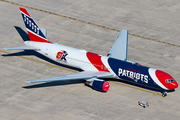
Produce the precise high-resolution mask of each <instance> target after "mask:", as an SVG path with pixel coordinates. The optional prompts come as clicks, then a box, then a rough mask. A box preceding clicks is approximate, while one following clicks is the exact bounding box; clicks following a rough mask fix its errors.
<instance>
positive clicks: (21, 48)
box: [4, 46, 38, 50]
mask: <svg viewBox="0 0 180 120" xmlns="http://www.w3.org/2000/svg"><path fill="white" fill-rule="evenodd" d="M4 49H5V50H38V49H36V48H33V47H29V46H20V47H12V48H4Z"/></svg>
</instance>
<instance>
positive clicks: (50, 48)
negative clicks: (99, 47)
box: [24, 41, 113, 73]
mask: <svg viewBox="0 0 180 120" xmlns="http://www.w3.org/2000/svg"><path fill="white" fill-rule="evenodd" d="M24 43H25V44H26V45H27V46H30V47H33V48H37V49H38V50H37V52H39V53H40V54H42V55H44V56H46V57H48V58H50V59H52V60H54V61H56V62H60V63H62V64H66V65H69V66H72V67H76V68H80V69H82V70H85V71H99V70H98V69H96V67H94V66H95V65H94V64H93V63H91V62H90V61H89V59H88V58H87V55H86V54H87V51H86V50H83V49H76V48H73V47H69V46H65V45H61V44H56V43H52V44H49V43H41V42H33V41H26V42H24ZM60 51H66V52H67V56H65V58H66V61H64V60H60V59H57V53H58V52H60ZM101 60H102V62H103V64H104V65H105V67H106V69H108V70H109V71H111V72H112V73H113V71H112V69H111V68H110V67H109V64H108V62H107V60H108V57H106V56H101ZM97 65H98V64H97Z"/></svg>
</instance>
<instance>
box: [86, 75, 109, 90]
mask: <svg viewBox="0 0 180 120" xmlns="http://www.w3.org/2000/svg"><path fill="white" fill-rule="evenodd" d="M85 84H86V85H88V86H91V87H92V88H93V89H96V90H99V91H103V92H107V91H108V90H109V87H110V84H109V82H107V81H104V80H100V79H94V78H92V79H88V80H86V81H85Z"/></svg>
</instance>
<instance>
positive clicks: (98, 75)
mask: <svg viewBox="0 0 180 120" xmlns="http://www.w3.org/2000/svg"><path fill="white" fill-rule="evenodd" d="M113 76H114V75H113V74H112V73H109V72H89V71H84V72H79V73H76V74H69V75H63V76H57V77H52V78H45V79H39V80H33V81H26V82H27V83H40V82H53V81H66V80H80V79H91V78H106V77H113Z"/></svg>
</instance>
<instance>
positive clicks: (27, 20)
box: [19, 7, 51, 43]
mask: <svg viewBox="0 0 180 120" xmlns="http://www.w3.org/2000/svg"><path fill="white" fill-rule="evenodd" d="M19 9H20V10H21V14H22V17H23V20H24V24H25V26H26V29H27V32H28V35H29V38H30V40H31V41H34V42H44V43H51V42H50V41H49V40H48V39H47V38H46V36H45V35H44V34H43V33H42V31H41V29H40V28H39V27H38V25H37V24H36V23H35V21H34V20H33V18H32V17H31V16H30V15H29V13H28V12H27V11H26V9H25V8H21V7H20V8H19Z"/></svg>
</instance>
